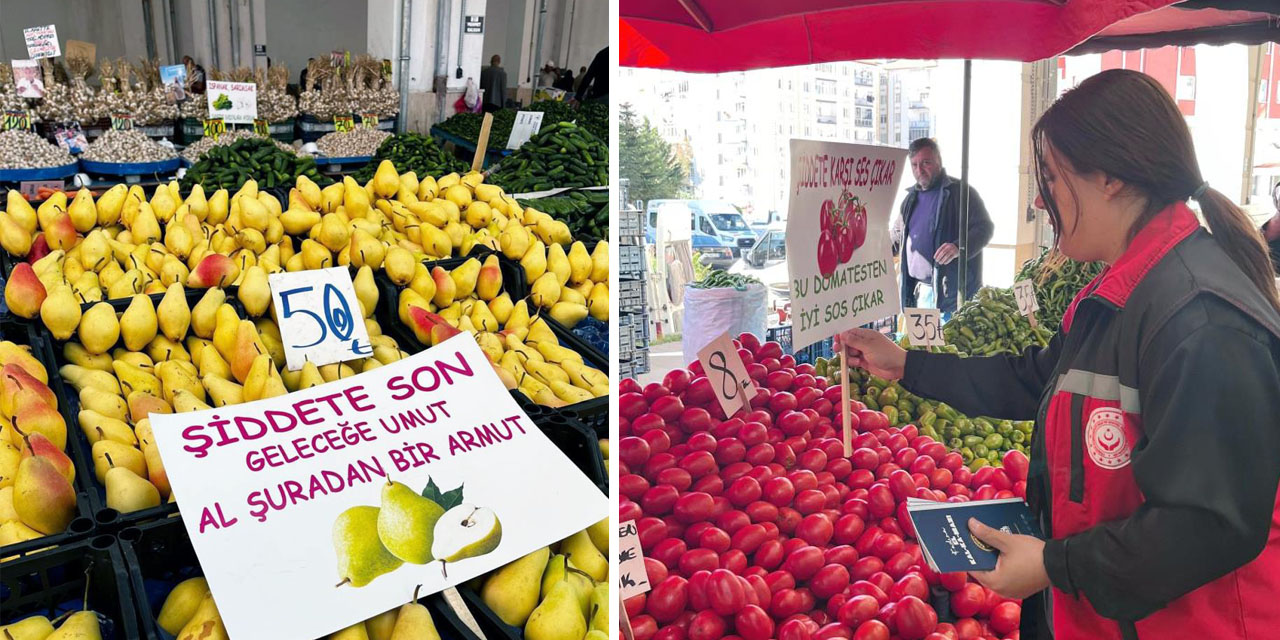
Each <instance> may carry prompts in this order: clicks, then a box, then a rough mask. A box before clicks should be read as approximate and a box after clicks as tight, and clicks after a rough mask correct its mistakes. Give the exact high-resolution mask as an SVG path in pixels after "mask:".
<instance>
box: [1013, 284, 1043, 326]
mask: <svg viewBox="0 0 1280 640" xmlns="http://www.w3.org/2000/svg"><path fill="white" fill-rule="evenodd" d="M1013 297H1014V299H1015V300H1017V302H1018V313H1021V314H1022V315H1024V316H1027V317H1028V318H1030V317H1031V316H1032V314H1034V313H1035V312H1037V311H1039V310H1040V303H1038V302H1036V287H1035V285H1034V284H1032V283H1031V281H1030V280H1019V281H1017V282H1015V283H1013Z"/></svg>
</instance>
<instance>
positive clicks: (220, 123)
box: [204, 118, 227, 140]
mask: <svg viewBox="0 0 1280 640" xmlns="http://www.w3.org/2000/svg"><path fill="white" fill-rule="evenodd" d="M226 130H227V122H226V121H225V120H223V119H222V118H209V119H208V120H205V121H204V137H206V138H213V139H214V140H217V139H218V136H221V135H222V133H223V132H224V131H226Z"/></svg>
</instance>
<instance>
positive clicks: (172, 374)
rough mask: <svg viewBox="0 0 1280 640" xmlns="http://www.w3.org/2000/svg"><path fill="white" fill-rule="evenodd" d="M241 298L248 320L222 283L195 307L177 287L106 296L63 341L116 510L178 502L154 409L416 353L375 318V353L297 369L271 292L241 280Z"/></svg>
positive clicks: (306, 383)
mask: <svg viewBox="0 0 1280 640" xmlns="http://www.w3.org/2000/svg"><path fill="white" fill-rule="evenodd" d="M237 294H238V296H239V298H240V300H241V302H242V304H243V305H244V306H245V308H246V309H247V310H248V315H249V316H250V317H249V318H242V317H240V316H239V315H238V314H237V312H236V310H235V308H234V307H232V306H231V304H230V303H228V302H227V298H226V293H225V292H224V291H223V290H222V289H217V288H213V289H208V290H206V291H205V293H204V294H203V296H202V297H201V298H200V299H199V301H198V302H197V303H196V305H195V306H194V307H192V306H190V305H189V304H188V299H187V295H186V291H185V290H184V289H183V287H182V285H181V284H178V283H174V284H172V285H170V286H169V289H168V290H167V291H166V292H165V294H164V296H163V298H161V300H160V303H159V304H158V305H157V304H154V303H153V301H152V298H151V297H150V296H147V295H143V294H138V295H135V296H134V297H133V299H132V301H131V302H130V303H129V306H128V308H126V309H125V310H124V311H123V312H122V313H116V311H115V310H114V308H113V307H112V306H111V305H110V304H109V303H106V302H100V303H97V304H96V305H94V306H93V307H92V308H90V309H89V311H87V312H85V314H84V318H83V320H82V321H81V324H80V330H79V332H78V335H77V339H78V340H77V341H68V342H66V343H65V344H64V345H63V349H62V355H63V358H64V359H65V360H66V362H67V363H68V364H66V365H63V366H62V368H61V369H60V370H59V373H61V375H62V377H63V379H64V380H66V381H67V382H68V383H70V384H71V385H72V386H73V387H74V388H75V389H76V391H77V393H78V394H79V399H80V413H79V416H78V422H79V426H80V429H81V431H82V432H83V433H84V435H85V437H86V438H87V439H88V441H89V443H90V445H91V447H92V448H91V451H92V459H93V465H94V473H95V475H96V477H97V479H98V482H99V483H101V484H102V485H103V487H104V488H105V490H106V504H107V506H108V507H110V508H112V509H116V510H117V511H120V512H122V513H128V512H133V511H139V510H142V509H147V508H150V507H155V506H158V505H159V504H160V503H161V502H162V501H164V500H168V501H173V500H174V496H173V494H172V491H171V489H170V486H169V480H168V476H167V475H166V473H165V470H164V462H163V460H161V458H160V453H159V450H158V448H157V447H156V444H155V439H154V437H153V435H152V431H151V421H150V419H149V418H148V416H149V415H150V414H152V413H181V412H185V411H198V410H202V409H209V408H212V407H221V406H226V405H231V404H239V403H241V402H249V401H252V400H258V399H261V398H270V397H275V396H279V395H284V394H286V393H288V392H290V391H296V390H298V389H305V388H310V387H313V386H316V385H320V384H323V383H325V382H329V381H333V380H337V379H339V378H345V377H350V376H354V375H356V374H357V373H359V372H363V371H368V370H370V369H373V368H375V367H378V366H382V365H384V364H388V363H391V362H395V361H397V360H400V359H401V358H404V357H406V355H407V354H405V353H404V352H403V351H401V350H400V348H399V345H398V344H396V341H395V340H394V339H393V338H391V337H390V336H386V335H382V331H381V327H379V326H378V324H377V322H375V321H373V320H371V319H366V320H365V327H366V329H368V331H369V336H370V343H371V344H372V347H373V354H372V355H371V356H370V357H368V358H364V359H360V360H353V361H349V362H344V363H335V364H329V365H325V366H322V367H317V366H316V365H315V363H311V362H308V363H307V364H306V365H305V366H304V367H303V368H302V369H300V370H298V371H288V370H287V369H285V353H284V344H283V342H282V341H281V337H280V329H279V327H278V326H277V325H276V323H275V321H274V320H273V319H272V317H271V316H269V315H267V316H264V314H265V312H266V310H267V309H268V308H269V301H270V295H269V293H267V292H266V291H265V289H263V290H255V289H254V288H251V287H247V286H242V287H241V288H240V289H239V291H238V292H237ZM371 309H372V307H371V308H370V310H371ZM366 315H367V314H366ZM258 316H263V317H258Z"/></svg>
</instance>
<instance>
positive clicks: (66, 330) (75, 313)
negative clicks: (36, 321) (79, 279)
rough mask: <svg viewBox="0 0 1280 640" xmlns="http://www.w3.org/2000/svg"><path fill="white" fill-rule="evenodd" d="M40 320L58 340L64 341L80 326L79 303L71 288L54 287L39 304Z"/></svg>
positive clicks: (64, 286)
mask: <svg viewBox="0 0 1280 640" xmlns="http://www.w3.org/2000/svg"><path fill="white" fill-rule="evenodd" d="M40 319H41V320H42V321H44V326H46V327H48V328H49V332H50V333H52V334H53V337H54V338H57V339H58V340H66V339H68V338H70V337H71V335H72V334H74V333H75V332H76V329H77V328H78V327H79V326H80V301H79V300H77V299H76V296H75V294H74V293H72V292H71V287H69V286H67V285H61V286H58V287H55V288H54V289H53V291H51V292H49V295H48V296H46V297H45V299H44V302H42V303H41V304H40Z"/></svg>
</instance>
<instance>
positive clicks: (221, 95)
mask: <svg viewBox="0 0 1280 640" xmlns="http://www.w3.org/2000/svg"><path fill="white" fill-rule="evenodd" d="M205 100H207V101H208V103H209V117H210V118H222V121H223V122H225V123H227V124H253V121H254V120H256V119H258V85H256V84H254V83H252V82H223V81H221V80H210V81H209V82H208V83H207V84H206V85H205Z"/></svg>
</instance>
